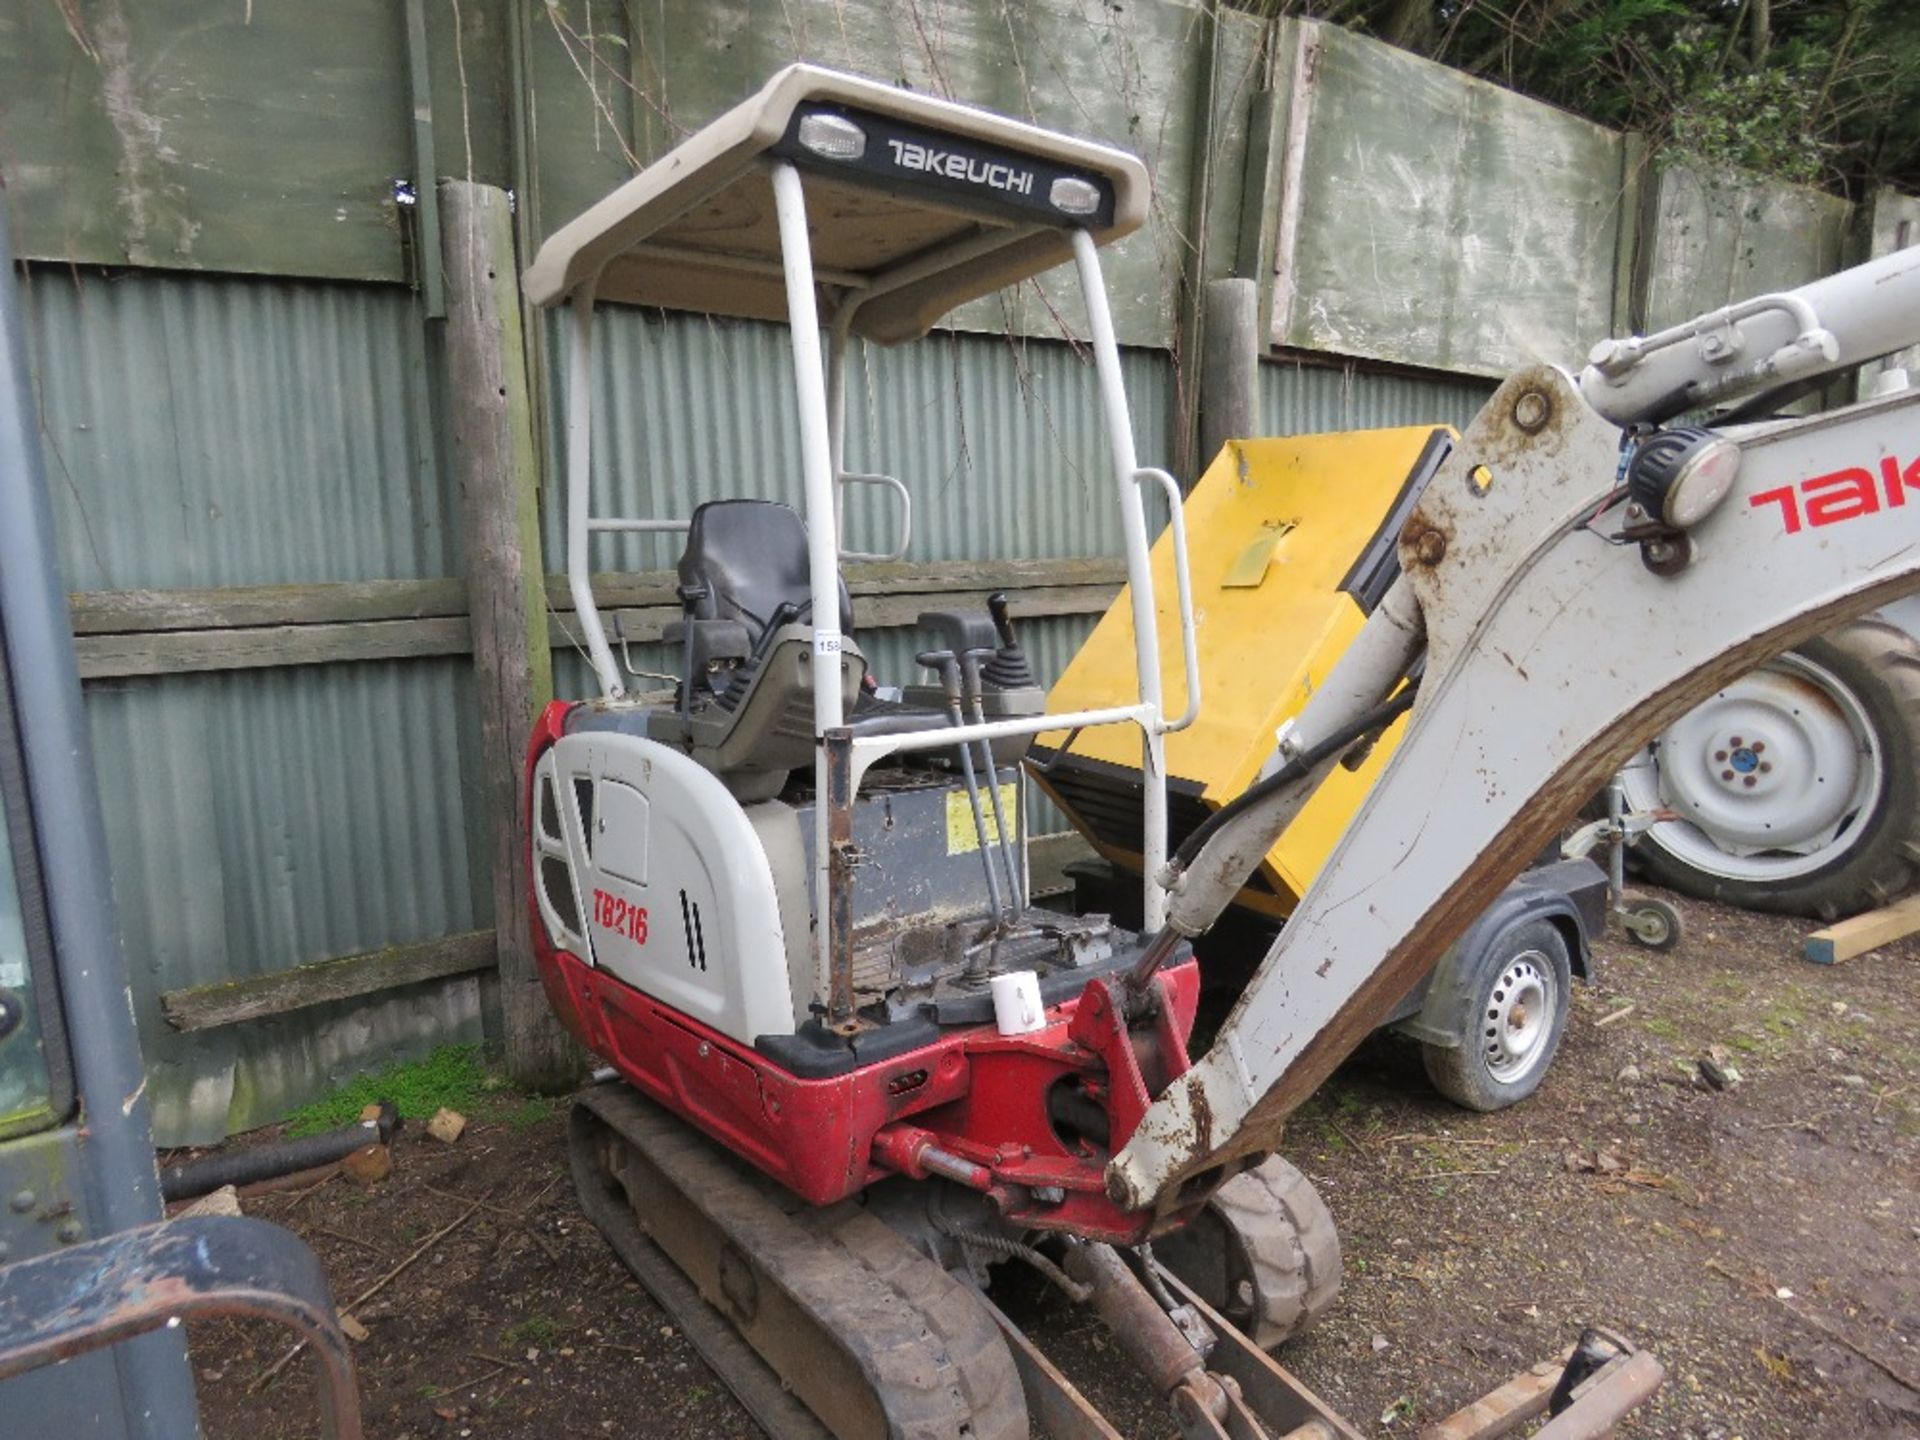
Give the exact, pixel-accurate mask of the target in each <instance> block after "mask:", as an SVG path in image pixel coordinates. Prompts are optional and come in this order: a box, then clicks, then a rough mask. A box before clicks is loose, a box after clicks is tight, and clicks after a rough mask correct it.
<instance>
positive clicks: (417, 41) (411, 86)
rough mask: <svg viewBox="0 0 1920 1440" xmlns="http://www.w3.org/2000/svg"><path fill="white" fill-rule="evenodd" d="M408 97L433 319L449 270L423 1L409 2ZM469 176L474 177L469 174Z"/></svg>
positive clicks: (420, 249)
mask: <svg viewBox="0 0 1920 1440" xmlns="http://www.w3.org/2000/svg"><path fill="white" fill-rule="evenodd" d="M407 99H408V101H409V102H410V103H411V105H412V107H413V213H414V216H415V220H416V230H415V235H414V238H415V239H416V241H417V242H418V244H417V245H416V247H415V250H414V260H415V262H416V263H417V264H418V265H419V267H420V296H421V300H422V302H423V308H424V309H425V310H426V315H427V318H428V319H429V320H439V319H443V318H444V317H445V316H446V313H447V288H446V271H445V269H444V268H443V262H442V258H441V255H440V176H439V173H438V171H439V162H438V161H437V160H436V159H435V158H434V152H433V82H432V71H431V70H430V69H429V68H428V65H427V13H426V3H425V0H407ZM466 178H468V179H469V180H470V179H472V178H473V177H472V176H468V177H466Z"/></svg>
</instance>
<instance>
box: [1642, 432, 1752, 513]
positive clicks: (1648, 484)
mask: <svg viewBox="0 0 1920 1440" xmlns="http://www.w3.org/2000/svg"><path fill="white" fill-rule="evenodd" d="M1739 473H1740V447H1739V446H1738V445H1736V444H1734V443H1733V441H1731V440H1729V439H1727V437H1726V436H1724V435H1716V434H1714V433H1713V432H1712V431H1711V430H1693V429H1684V428H1683V429H1678V430H1663V431H1661V432H1660V433H1659V434H1658V435H1655V436H1654V437H1653V438H1652V439H1650V440H1645V441H1642V442H1641V444H1640V445H1639V447H1638V448H1637V449H1636V450H1635V451H1634V452H1633V461H1632V463H1631V464H1630V465H1629V466H1628V467H1627V493H1628V494H1629V495H1630V496H1632V498H1633V500H1634V503H1636V504H1637V505H1639V507H1640V508H1641V509H1642V510H1645V511H1646V512H1647V514H1649V515H1651V516H1653V517H1655V518H1656V519H1658V520H1660V521H1661V522H1662V523H1663V524H1666V525H1670V526H1672V527H1673V528H1674V529H1675V530H1685V529H1687V528H1689V527H1690V526H1693V525H1697V524H1699V523H1700V521H1702V520H1704V519H1705V518H1706V517H1707V516H1708V515H1709V514H1711V513H1712V511H1713V508H1714V506H1716V505H1718V504H1719V503H1720V502H1721V501H1722V500H1724V499H1725V498H1726V494H1727V491H1728V490H1730V489H1732V488H1733V480H1734V477H1735V476H1736V475H1738V474H1739Z"/></svg>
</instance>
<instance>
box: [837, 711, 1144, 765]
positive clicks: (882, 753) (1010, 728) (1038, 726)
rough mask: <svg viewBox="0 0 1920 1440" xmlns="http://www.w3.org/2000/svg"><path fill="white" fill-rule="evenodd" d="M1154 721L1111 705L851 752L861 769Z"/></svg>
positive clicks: (878, 741)
mask: <svg viewBox="0 0 1920 1440" xmlns="http://www.w3.org/2000/svg"><path fill="white" fill-rule="evenodd" d="M1157 719H1158V712H1157V711H1153V710H1149V709H1148V708H1147V707H1146V706H1144V705H1115V706H1112V707H1110V708H1109V709H1105V710H1069V711H1067V712H1066V713H1065V714H1062V715H1026V716H1015V717H1013V718H1011V719H1007V720H989V721H987V722H986V724H984V725H961V726H959V727H958V728H955V729H950V730H923V731H920V732H919V733H918V734H914V735H860V736H856V737H855V738H854V741H853V753H854V754H855V755H856V756H860V757H864V758H863V761H862V768H864V767H865V766H867V765H871V764H873V763H874V762H875V761H876V760H881V759H884V758H885V757H886V756H888V755H896V754H899V753H901V752H903V751H908V750H944V749H946V748H947V747H948V746H949V745H965V744H969V743H971V742H972V741H975V740H997V739H999V738H1001V737H1002V736H1005V735H1039V734H1042V733H1043V732H1045V731H1048V730H1088V729H1091V728H1092V727H1093V726H1095V725H1118V724H1122V723H1130V724H1134V725H1138V726H1140V728H1141V729H1143V730H1145V729H1146V728H1148V727H1149V726H1151V725H1153V724H1154V723H1155V721H1156V720H1157Z"/></svg>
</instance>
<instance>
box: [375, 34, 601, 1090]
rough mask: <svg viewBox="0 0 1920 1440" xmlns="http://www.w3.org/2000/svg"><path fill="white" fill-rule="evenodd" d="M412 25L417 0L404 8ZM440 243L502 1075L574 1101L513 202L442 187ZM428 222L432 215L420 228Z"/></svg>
mask: <svg viewBox="0 0 1920 1440" xmlns="http://www.w3.org/2000/svg"><path fill="white" fill-rule="evenodd" d="M411 3H412V4H413V5H414V6H415V7H416V8H415V9H414V10H411V11H410V12H409V13H410V14H417V13H418V11H417V6H418V4H419V0H411ZM439 190H440V202H441V216H440V218H441V222H442V231H441V234H442V237H443V239H444V242H445V260H446V265H445V271H446V273H445V283H446V301H447V329H446V357H447V377H446V389H445V399H444V406H445V413H446V422H447V433H448V437H449V439H450V441H451V445H450V447H449V451H450V455H449V458H450V460H451V467H450V468H451V470H452V472H453V477H454V479H455V481H456V482H458V483H457V485H456V489H457V491H458V494H459V497H460V507H459V508H460V520H461V534H462V536H463V538H464V540H465V542H466V544H465V551H466V572H467V605H468V613H469V616H470V618H471V622H472V632H473V696H474V709H475V710H476V711H477V712H478V716H479V721H480V751H479V761H480V768H479V773H478V774H477V775H469V776H468V777H467V780H466V784H467V789H468V792H469V793H470V794H471V795H472V796H473V797H474V798H475V799H476V800H477V801H478V802H479V806H480V813H481V817H482V819H483V821H484V823H485V826H486V830H485V833H486V842H487V843H486V850H487V856H488V863H489V869H490V870H491V873H492V878H493V916H494V927H495V933H496V934H497V936H498V940H499V954H500V969H499V977H500V978H499V1000H500V1016H501V1022H502V1027H501V1028H502V1034H503V1037H504V1040H505V1046H504V1049H505V1058H506V1065H507V1077H508V1078H509V1079H511V1080H512V1081H513V1082H514V1083H515V1084H517V1085H520V1086H523V1087H525V1088H527V1089H531V1090H538V1091H540V1092H542V1093H544V1094H558V1093H560V1092H561V1091H564V1090H570V1089H572V1088H573V1086H574V1085H575V1084H577V1083H578V1082H579V1080H580V1079H581V1077H582V1076H583V1075H585V1073H586V1068H587V1064H586V1054H585V1052H584V1051H582V1050H581V1049H580V1047H579V1046H578V1045H577V1044H576V1043H575V1042H574V1039H573V1037H572V1036H571V1035H569V1034H568V1033H567V1030H566V1028H565V1027H564V1026H563V1025H562V1024H561V1023H560V1020H559V1018H558V1017H557V1016H556V1015H555V1014H554V1012H553V1007H552V1006H551V1005H549V1004H548V1003H547V999H546V994H545V991H544V990H543V988H542V986H541V984H540V972H539V969H538V967H537V966H536V965H535V963H534V956H533V936H532V933H531V923H530V921H529V919H528V906H529V894H528V884H529V880H528V875H527V854H528V851H529V847H530V846H531V844H532V838H531V836H530V835H529V833H528V824H527V815H526V810H525V808H524V806H523V805H522V803H521V799H520V778H521V757H523V756H524V755H525V754H526V748H527V734H528V732H529V731H530V730H531V729H532V728H533V722H534V719H535V717H537V716H538V715H539V714H540V712H541V711H542V710H543V709H545V708H546V705H547V702H548V701H550V700H551V699H552V698H553V657H552V653H551V650H550V647H549V644H548V640H547V617H546V608H547V607H546V594H545V587H544V584H543V581H544V579H545V576H544V575H543V574H542V573H541V572H542V567H541V564H540V500H539V486H540V471H539V464H538V461H537V460H536V458H535V456H536V452H537V450H538V448H539V447H538V445H537V443H536V441H535V440H534V434H533V402H532V396H531V392H530V390H529V388H528V385H527V364H526V345H525V343H524V339H523V336H522V334H521V329H520V286H519V274H520V272H519V263H518V261H517V260H516V258H515V256H514V249H513V216H512V213H511V209H510V202H509V200H508V197H507V193H506V191H504V190H501V189H499V188H498V187H497V186H493V185H476V184H473V183H472V182H470V181H466V180H443V181H441V182H440V186H439ZM422 218H423V219H424V218H426V217H422Z"/></svg>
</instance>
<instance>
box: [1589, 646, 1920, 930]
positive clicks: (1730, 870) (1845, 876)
mask: <svg viewBox="0 0 1920 1440" xmlns="http://www.w3.org/2000/svg"><path fill="white" fill-rule="evenodd" d="M1769 669H1771V670H1772V671H1774V672H1775V674H1776V675H1786V676H1789V677H1792V678H1793V679H1796V680H1798V681H1800V682H1803V683H1805V684H1810V685H1812V686H1813V687H1815V688H1816V689H1818V690H1819V691H1820V692H1822V693H1823V694H1824V696H1825V697H1826V700H1827V702H1828V703H1829V704H1830V705H1831V707H1832V709H1833V712H1834V717H1837V719H1838V720H1839V721H1840V722H1843V723H1845V724H1846V725H1847V726H1849V727H1850V728H1851V729H1852V730H1853V731H1854V732H1855V734H1856V736H1857V737H1858V738H1859V739H1861V740H1862V741H1863V742H1865V745H1864V748H1865V753H1864V754H1863V755H1861V756H1860V757H1859V762H1858V763H1859V764H1860V766H1861V770H1860V772H1859V780H1858V782H1857V784H1856V786H1855V787H1854V788H1855V798H1857V801H1858V806H1857V809H1855V810H1853V811H1850V812H1848V813H1847V814H1845V815H1844V816H1843V817H1842V818H1841V820H1840V830H1839V832H1838V833H1837V834H1836V835H1834V836H1833V838H1832V839H1831V840H1829V841H1827V842H1826V843H1825V844H1823V845H1821V846H1820V847H1819V848H1817V849H1815V850H1813V851H1812V852H1810V853H1808V854H1804V855H1795V854H1791V853H1789V852H1785V851H1780V852H1774V853H1772V854H1768V853H1759V854H1739V853H1736V852H1734V851H1732V850H1727V849H1724V848H1723V846H1724V845H1725V844H1726V843H1727V841H1728V836H1727V834H1726V833H1725V832H1722V833H1720V834H1716V833H1715V832H1714V830H1713V829H1712V828H1711V827H1710V826H1708V825H1705V824H1694V823H1692V822H1690V821H1688V820H1680V821H1670V822H1666V823H1664V824H1660V825H1656V826H1654V827H1653V828H1652V829H1651V830H1649V831H1648V832H1647V834H1646V835H1645V836H1644V837H1643V838H1642V839H1641V841H1640V843H1639V844H1638V845H1636V846H1635V847H1634V848H1633V850H1632V851H1631V852H1629V853H1630V856H1631V858H1632V860H1633V861H1634V862H1635V865H1634V868H1635V869H1636V870H1638V871H1639V872H1640V873H1641V874H1643V875H1645V876H1646V878H1647V879H1649V880H1651V881H1653V882H1654V883H1655V884H1658V885H1663V886H1665V887H1667V888H1668V889H1670V890H1678V891H1679V892H1680V893H1681V894H1683V895H1693V896H1697V897H1699V898H1701V899H1703V900H1718V901H1720V902H1722V903H1723V904H1727V905H1737V906H1739V907H1741V908H1742V909H1747V910H1764V911H1771V912H1773V913H1775V914H1781V915H1807V916H1813V917H1816V918H1819V919H1822V920H1829V921H1831V920H1837V919H1841V918H1843V917H1845V916H1848V915H1857V914H1859V913H1861V912H1862V911H1865V910H1872V909H1876V908H1878V907H1879V906H1882V905H1887V904H1890V903H1892V902H1893V901H1894V900H1897V899H1899V898H1900V897H1901V896H1902V895H1905V894H1907V893H1908V892H1909V891H1911V890H1913V889H1914V887H1915V885H1916V884H1917V883H1920V641H1916V640H1915V639H1914V637H1913V636H1911V635H1909V634H1908V633H1907V632H1906V631H1904V630H1902V629H1900V628H1899V627H1898V626H1896V625H1891V624H1889V623H1887V622H1886V621H1885V620H1881V619H1878V618H1875V617H1871V616H1870V617H1868V618H1866V619H1862V620H1856V621H1854V622H1853V623H1852V624H1850V625H1845V626H1842V627H1841V628H1840V629H1838V630H1835V631H1833V632H1832V633H1830V634H1828V635H1826V636H1824V637H1822V638H1820V639H1817V640H1810V641H1808V642H1807V643H1806V644H1804V645H1801V646H1800V647H1798V649H1796V650H1793V651H1789V652H1788V653H1787V654H1786V655H1784V656H1782V657H1781V659H1780V661H1779V662H1776V665H1775V666H1773V667H1762V672H1756V674H1760V673H1763V672H1765V671H1767V670H1769ZM1742 683H1744V682H1735V684H1734V685H1730V686H1728V687H1727V689H1726V690H1723V691H1721V692H1720V693H1719V695H1717V696H1716V697H1715V699H1714V700H1711V701H1708V702H1707V705H1708V706H1712V705H1715V704H1721V705H1726V704H1729V703H1730V702H1729V700H1728V697H1729V695H1730V694H1731V695H1734V696H1735V697H1736V698H1737V696H1738V694H1739V691H1738V689H1737V687H1738V686H1739V685H1741V684H1742ZM1705 708H1706V707H1702V709H1703V710H1704V709H1705ZM1775 708H1776V709H1777V707H1775ZM1694 713H1695V714H1699V713H1700V712H1698V711H1696V712H1694ZM1793 714H1795V715H1797V714H1798V712H1797V711H1794V712H1793ZM1791 718H1792V717H1791V716H1786V717H1784V723H1790V721H1791ZM1680 723H1681V725H1684V724H1685V723H1686V722H1685V721H1684V720H1683V721H1682V722H1680ZM1834 723H1835V719H1834V718H1832V717H1830V718H1828V719H1827V720H1826V722H1825V728H1826V729H1828V730H1832V728H1833V725H1834ZM1815 728H1816V727H1814V726H1812V725H1808V726H1806V727H1805V731H1806V733H1809V734H1810V733H1812V732H1813V731H1814V730H1815ZM1678 729H1679V727H1678V726H1676V727H1675V730H1670V731H1668V732H1667V733H1668V736H1673V735H1674V734H1675V733H1676V731H1677V730H1678ZM1789 733H1790V738H1792V739H1793V740H1795V741H1797V740H1799V739H1800V738H1801V737H1800V735H1798V734H1794V733H1793V732H1791V731H1790V732H1789ZM1666 738H1667V737H1663V740H1665V739H1666ZM1729 738H1731V737H1729ZM1743 738H1744V737H1743ZM1670 743H1671V742H1670ZM1712 753H1715V754H1717V753H1719V752H1718V751H1715V752H1712ZM1742 758H1744V757H1742ZM1684 763H1685V762H1684V761H1682V762H1679V763H1677V764H1675V765H1673V766H1668V767H1663V766H1662V765H1661V763H1660V761H1659V753H1658V747H1657V746H1656V747H1653V748H1652V749H1651V750H1650V752H1649V755H1648V756H1647V757H1643V759H1642V760H1640V761H1639V762H1637V763H1636V765H1634V766H1630V767H1629V768H1628V769H1627V770H1625V771H1623V772H1622V774H1621V780H1622V783H1623V784H1625V785H1626V787H1627V798H1628V803H1629V805H1630V806H1632V807H1634V808H1643V807H1646V806H1648V805H1649V804H1650V803H1653V804H1672V805H1673V806H1674V808H1676V809H1679V810H1681V811H1682V812H1683V813H1684V812H1686V811H1687V810H1688V808H1689V807H1688V805H1687V804H1686V803H1684V800H1685V795H1684V794H1683V793H1680V792H1678V791H1676V787H1685V786H1688V785H1691V786H1692V787H1694V788H1695V790H1696V791H1699V792H1701V793H1702V794H1703V798H1704V792H1705V790H1706V788H1707V787H1711V786H1712V785H1713V783H1714V776H1713V775H1712V774H1708V775H1706V776H1705V777H1704V779H1703V778H1702V777H1701V776H1700V775H1699V774H1698V773H1697V772H1692V773H1691V774H1690V778H1686V777H1688V776H1689V772H1687V771H1684V770H1682V769H1681V766H1682V765H1684ZM1740 783H1744V777H1743V780H1742V781H1741V782H1740ZM1760 789H1761V791H1762V795H1761V796H1760V797H1759V798H1760V799H1761V800H1762V802H1764V789H1765V787H1764V786H1762V787H1760ZM1738 798H1739V797H1738V795H1737V792H1736V795H1735V799H1736V800H1737V799H1738ZM1696 813H1699V812H1698V810H1697V808H1696ZM1703 818H1704V817H1703ZM1760 818H1761V819H1762V820H1763V821H1764V820H1765V817H1764V816H1761V817H1760ZM1752 838H1753V837H1752V836H1751V835H1749V836H1747V839H1748V840H1749V841H1751V839H1752Z"/></svg>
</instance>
